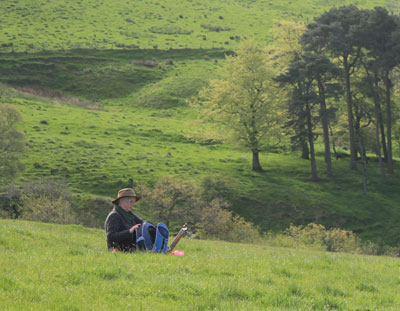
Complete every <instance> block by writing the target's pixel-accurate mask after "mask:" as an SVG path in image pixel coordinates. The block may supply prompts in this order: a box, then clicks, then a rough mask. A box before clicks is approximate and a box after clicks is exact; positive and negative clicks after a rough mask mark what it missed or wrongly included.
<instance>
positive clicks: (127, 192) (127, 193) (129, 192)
mask: <svg viewBox="0 0 400 311" xmlns="http://www.w3.org/2000/svg"><path fill="white" fill-rule="evenodd" d="M123 197H133V198H136V201H139V200H140V199H141V198H142V197H141V196H138V195H136V193H135V190H133V189H132V188H124V189H121V190H120V191H118V195H117V198H116V199H115V200H114V201H112V203H113V204H116V203H117V202H118V200H119V199H121V198H123Z"/></svg>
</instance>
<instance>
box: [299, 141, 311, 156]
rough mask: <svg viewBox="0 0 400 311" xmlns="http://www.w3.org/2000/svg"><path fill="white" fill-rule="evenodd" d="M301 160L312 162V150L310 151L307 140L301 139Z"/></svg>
mask: <svg viewBox="0 0 400 311" xmlns="http://www.w3.org/2000/svg"><path fill="white" fill-rule="evenodd" d="M300 144H301V158H302V159H305V160H310V150H309V149H308V144H307V140H306V139H301V142H300Z"/></svg>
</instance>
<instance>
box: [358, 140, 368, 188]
mask: <svg viewBox="0 0 400 311" xmlns="http://www.w3.org/2000/svg"><path fill="white" fill-rule="evenodd" d="M359 146H360V149H364V146H363V145H362V144H361V141H360V142H359ZM361 163H362V173H363V191H364V194H367V193H368V186H367V161H366V158H365V156H364V155H361Z"/></svg>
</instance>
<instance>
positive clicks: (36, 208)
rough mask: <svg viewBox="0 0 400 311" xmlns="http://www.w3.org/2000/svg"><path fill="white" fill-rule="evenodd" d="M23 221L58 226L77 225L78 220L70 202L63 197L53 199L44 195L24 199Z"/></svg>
mask: <svg viewBox="0 0 400 311" xmlns="http://www.w3.org/2000/svg"><path fill="white" fill-rule="evenodd" d="M22 207H23V208H22V209H23V212H22V217H21V218H22V219H25V220H34V221H41V222H51V223H57V224H76V223H78V219H77V216H76V214H75V213H74V211H73V210H72V205H71V202H70V201H67V200H65V199H64V198H62V197H58V198H54V197H53V198H52V197H48V196H44V195H40V196H35V197H29V196H24V197H23V199H22Z"/></svg>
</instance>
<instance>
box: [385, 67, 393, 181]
mask: <svg viewBox="0 0 400 311" xmlns="http://www.w3.org/2000/svg"><path fill="white" fill-rule="evenodd" d="M384 83H385V87H386V92H385V93H386V94H385V95H386V96H385V99H386V128H387V130H386V134H387V165H388V171H389V174H393V158H392V111H391V110H392V108H391V102H390V91H391V88H392V82H391V81H390V79H389V72H387V71H386V72H385V77H384Z"/></svg>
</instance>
